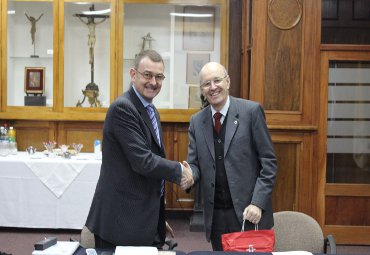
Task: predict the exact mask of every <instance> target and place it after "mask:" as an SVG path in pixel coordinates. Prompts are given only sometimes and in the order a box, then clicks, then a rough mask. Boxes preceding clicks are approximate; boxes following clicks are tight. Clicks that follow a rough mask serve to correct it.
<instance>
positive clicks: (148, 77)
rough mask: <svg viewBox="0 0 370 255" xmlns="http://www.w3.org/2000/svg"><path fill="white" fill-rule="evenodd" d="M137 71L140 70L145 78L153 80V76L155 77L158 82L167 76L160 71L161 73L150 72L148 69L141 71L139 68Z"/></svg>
mask: <svg viewBox="0 0 370 255" xmlns="http://www.w3.org/2000/svg"><path fill="white" fill-rule="evenodd" d="M135 70H136V72H138V73H139V74H141V75H142V76H143V77H144V78H145V79H147V80H151V79H152V78H153V77H154V78H155V80H156V81H157V82H158V81H163V80H164V79H165V78H166V76H164V75H163V74H161V73H159V74H154V73H152V72H148V71H145V72H143V73H142V72H140V71H139V70H137V69H135Z"/></svg>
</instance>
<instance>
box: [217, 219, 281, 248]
mask: <svg viewBox="0 0 370 255" xmlns="http://www.w3.org/2000/svg"><path fill="white" fill-rule="evenodd" d="M244 222H245V220H244V221H243V227H242V231H241V232H233V233H228V234H223V235H222V236H221V239H222V249H223V250H224V251H241V252H273V251H274V245H275V233H274V230H272V229H264V230H258V225H255V229H254V230H249V231H244Z"/></svg>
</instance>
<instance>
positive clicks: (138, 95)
mask: <svg viewBox="0 0 370 255" xmlns="http://www.w3.org/2000/svg"><path fill="white" fill-rule="evenodd" d="M132 88H133V89H134V91H135V94H136V95H137V97H138V98H139V99H140V101H141V103H142V104H143V105H144V107H145V108H146V107H147V106H148V105H150V104H151V103H149V102H148V101H146V100H145V99H144V98H143V97H142V96H141V95H140V93H139V92H138V91H137V90H136V88H135V84H134V83H132Z"/></svg>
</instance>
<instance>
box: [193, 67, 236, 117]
mask: <svg viewBox="0 0 370 255" xmlns="http://www.w3.org/2000/svg"><path fill="white" fill-rule="evenodd" d="M199 84H200V89H201V92H202V95H203V96H204V97H205V98H206V99H207V101H208V103H210V104H211V105H212V107H213V108H214V109H215V110H217V111H219V110H221V109H222V107H223V106H224V105H225V103H226V101H227V98H228V96H229V88H230V78H229V75H228V74H227V71H226V68H225V67H224V66H223V65H221V64H220V63H216V62H209V63H207V64H205V65H204V66H203V67H202V69H201V70H200V72H199Z"/></svg>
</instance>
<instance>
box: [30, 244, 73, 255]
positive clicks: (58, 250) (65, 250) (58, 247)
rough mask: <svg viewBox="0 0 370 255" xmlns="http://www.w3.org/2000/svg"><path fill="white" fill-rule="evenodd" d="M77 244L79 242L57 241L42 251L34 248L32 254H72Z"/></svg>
mask: <svg viewBox="0 0 370 255" xmlns="http://www.w3.org/2000/svg"><path fill="white" fill-rule="evenodd" d="M79 245H80V243H79V242H68V241H58V242H57V243H56V244H55V245H53V246H50V247H49V248H47V249H45V250H43V251H39V250H34V251H33V252H32V255H73V253H75V251H76V250H77V248H78V246H79Z"/></svg>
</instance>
